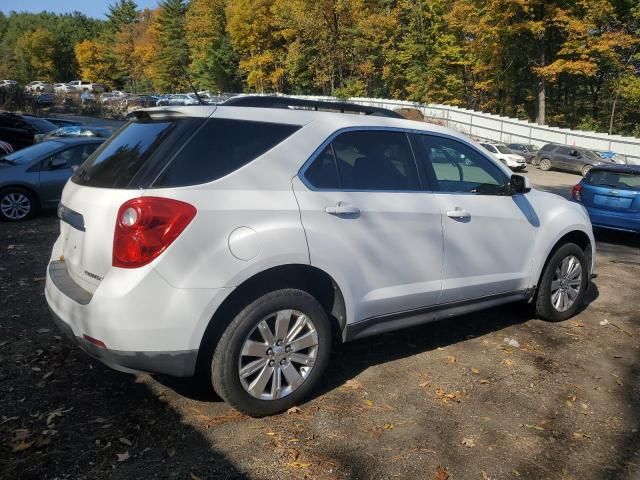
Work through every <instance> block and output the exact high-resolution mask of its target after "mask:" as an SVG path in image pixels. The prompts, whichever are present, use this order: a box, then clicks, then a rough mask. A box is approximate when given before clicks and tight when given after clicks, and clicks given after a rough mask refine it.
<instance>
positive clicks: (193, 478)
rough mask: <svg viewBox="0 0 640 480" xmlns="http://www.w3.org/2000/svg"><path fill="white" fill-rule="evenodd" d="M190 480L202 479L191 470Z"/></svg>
mask: <svg viewBox="0 0 640 480" xmlns="http://www.w3.org/2000/svg"><path fill="white" fill-rule="evenodd" d="M191 480H202V479H201V478H200V477H199V476H198V475H196V474H195V473H193V472H191Z"/></svg>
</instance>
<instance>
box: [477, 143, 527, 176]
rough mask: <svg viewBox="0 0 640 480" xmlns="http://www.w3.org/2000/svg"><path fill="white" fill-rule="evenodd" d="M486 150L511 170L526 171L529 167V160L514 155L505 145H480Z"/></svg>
mask: <svg viewBox="0 0 640 480" xmlns="http://www.w3.org/2000/svg"><path fill="white" fill-rule="evenodd" d="M480 145H482V146H483V147H484V148H486V149H487V150H488V151H490V152H491V153H493V154H494V155H495V157H496V158H497V159H498V160H500V161H501V162H502V163H504V164H505V165H506V166H507V167H509V168H510V169H511V170H515V171H518V170H524V169H525V168H526V167H527V160H526V159H525V158H524V157H523V156H522V155H518V154H517V153H514V152H513V150H511V149H510V148H509V147H507V146H506V145H505V144H504V143H484V142H483V143H480Z"/></svg>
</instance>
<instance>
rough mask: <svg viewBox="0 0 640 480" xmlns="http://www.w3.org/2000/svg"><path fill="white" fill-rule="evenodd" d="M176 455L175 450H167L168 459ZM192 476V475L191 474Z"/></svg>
mask: <svg viewBox="0 0 640 480" xmlns="http://www.w3.org/2000/svg"><path fill="white" fill-rule="evenodd" d="M175 454H176V449H175V448H170V449H169V450H167V455H169V457H173V456H174V455H175ZM191 475H193V474H191Z"/></svg>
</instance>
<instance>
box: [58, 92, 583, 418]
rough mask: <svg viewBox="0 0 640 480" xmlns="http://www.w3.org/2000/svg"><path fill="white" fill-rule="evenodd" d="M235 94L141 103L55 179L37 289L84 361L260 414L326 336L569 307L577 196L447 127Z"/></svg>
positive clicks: (299, 380)
mask: <svg viewBox="0 0 640 480" xmlns="http://www.w3.org/2000/svg"><path fill="white" fill-rule="evenodd" d="M244 98H245V99H246V100H243V98H240V100H237V99H236V101H234V99H233V98H232V99H231V100H229V101H228V102H227V103H226V104H222V105H220V106H212V105H202V106H195V107H179V106H176V107H171V108H157V107H156V108H150V109H145V110H137V111H135V112H133V114H132V115H133V117H132V119H131V121H130V122H129V123H127V124H126V125H125V126H123V127H122V128H121V129H120V130H119V132H118V133H117V134H115V135H114V136H113V137H111V138H110V139H109V140H107V141H106V142H105V143H104V144H103V145H102V146H101V147H100V148H99V149H98V150H97V151H96V152H95V153H94V154H93V155H92V156H91V157H90V158H89V159H88V160H87V161H86V162H85V163H84V164H82V166H81V167H79V168H78V169H77V170H76V171H75V175H74V176H73V177H72V178H71V180H70V181H69V182H67V184H66V186H65V188H64V192H63V193H62V199H61V202H60V206H59V209H58V216H59V218H60V229H61V232H60V236H59V237H58V239H57V240H56V242H55V244H54V246H53V251H52V254H51V259H50V262H49V265H48V267H47V274H46V287H45V295H46V299H47V302H48V305H49V307H50V309H51V312H52V315H53V319H54V321H55V322H56V323H57V324H58V325H59V327H60V328H61V330H62V331H63V332H65V333H66V334H67V335H68V336H69V337H70V338H71V339H73V340H74V341H75V342H77V344H78V345H79V346H80V347H81V348H82V349H84V350H85V351H86V352H88V353H89V354H90V355H92V356H93V357H95V358H97V359H99V360H101V361H102V362H104V363H105V364H107V365H110V366H111V367H114V368H116V369H120V370H124V371H129V372H131V371H146V372H155V373H163V374H169V375H174V376H192V375H194V374H196V373H199V374H202V377H201V378H202V379H204V381H205V382H207V383H208V384H209V385H213V387H214V389H215V390H216V391H217V392H218V393H219V394H220V396H222V397H223V398H224V399H225V400H227V401H228V402H229V403H230V404H231V405H232V406H234V407H235V408H237V409H239V410H241V411H243V412H246V413H248V414H250V415H253V416H263V415H269V414H273V413H277V412H282V411H284V410H286V409H288V408H290V407H291V406H293V405H295V404H297V403H299V402H300V401H302V400H303V399H304V398H305V397H306V396H307V395H308V394H309V393H310V392H311V390H312V389H313V388H314V387H315V386H316V385H317V384H318V383H319V382H320V381H321V380H322V376H323V373H324V370H325V367H326V366H327V363H328V362H329V355H330V351H331V347H332V343H333V342H334V340H337V341H340V342H347V341H350V340H354V339H359V338H362V337H366V336H368V335H376V334H380V333H384V332H388V331H391V330H396V329H399V328H404V327H409V326H414V325H418V324H421V323H425V322H430V321H433V320H438V319H444V318H449V317H451V316H455V315H460V314H465V313H470V312H474V311H478V310H481V309H485V308H489V307H493V306H496V305H500V304H505V303H509V302H522V303H523V307H525V305H524V303H525V302H530V303H532V304H533V305H534V306H535V311H536V312H537V315H538V317H539V318H543V319H547V320H553V321H559V320H565V319H567V318H570V317H571V316H573V315H574V314H576V312H577V311H578V309H579V308H580V307H581V305H582V303H583V301H584V299H585V294H586V291H587V288H588V287H589V283H590V280H591V275H592V272H593V266H594V257H595V241H594V238H593V233H592V229H591V223H590V222H589V217H588V215H587V213H586V211H585V209H584V208H582V206H581V205H579V204H577V203H573V202H569V201H566V200H564V199H563V198H561V197H559V196H557V195H553V194H551V193H546V192H542V191H536V190H532V189H531V187H530V185H529V181H528V179H526V178H525V177H523V176H520V175H516V174H512V173H511V172H510V171H509V170H508V169H507V168H506V167H505V166H503V165H502V164H501V163H500V162H498V161H497V160H495V159H494V158H493V156H491V155H489V154H488V153H486V151H484V150H483V149H482V148H481V147H480V146H479V145H478V144H477V143H475V142H473V141H471V140H470V139H469V138H467V137H466V136H464V135H462V134H460V133H458V132H455V131H453V130H449V129H446V128H443V127H439V126H437V125H432V124H428V123H423V122H414V121H410V120H404V119H402V118H398V117H399V115H398V114H396V113H395V112H391V111H384V110H382V109H376V108H371V107H363V106H352V108H353V110H352V111H355V112H359V113H363V112H364V113H367V112H368V113H369V115H362V114H361V115H355V114H349V113H332V112H328V111H313V110H312V109H314V108H315V109H324V110H327V109H334V110H336V109H337V110H344V111H349V110H348V109H347V108H345V105H346V106H349V105H350V104H342V103H341V104H329V102H307V103H308V105H306V108H307V109H306V110H300V109H294V108H291V107H290V106H289V105H288V104H287V103H286V102H287V101H288V99H286V98H280V97H259V98H258V99H257V100H256V99H254V98H251V97H244ZM258 101H260V102H265V101H268V102H269V105H270V106H271V107H272V108H255V106H256V104H252V102H258ZM243 102H248V103H243ZM301 103H302V101H300V100H296V103H295V106H303V107H304V105H301ZM490 317H491V315H488V316H482V315H481V316H478V319H477V321H478V322H482V321H490Z"/></svg>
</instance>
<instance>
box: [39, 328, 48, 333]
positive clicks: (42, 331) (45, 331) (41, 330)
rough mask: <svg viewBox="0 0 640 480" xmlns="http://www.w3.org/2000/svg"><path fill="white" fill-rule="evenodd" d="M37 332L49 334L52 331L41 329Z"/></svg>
mask: <svg viewBox="0 0 640 480" xmlns="http://www.w3.org/2000/svg"><path fill="white" fill-rule="evenodd" d="M37 331H38V333H47V332H50V331H51V329H49V328H39V329H38V330H37Z"/></svg>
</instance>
